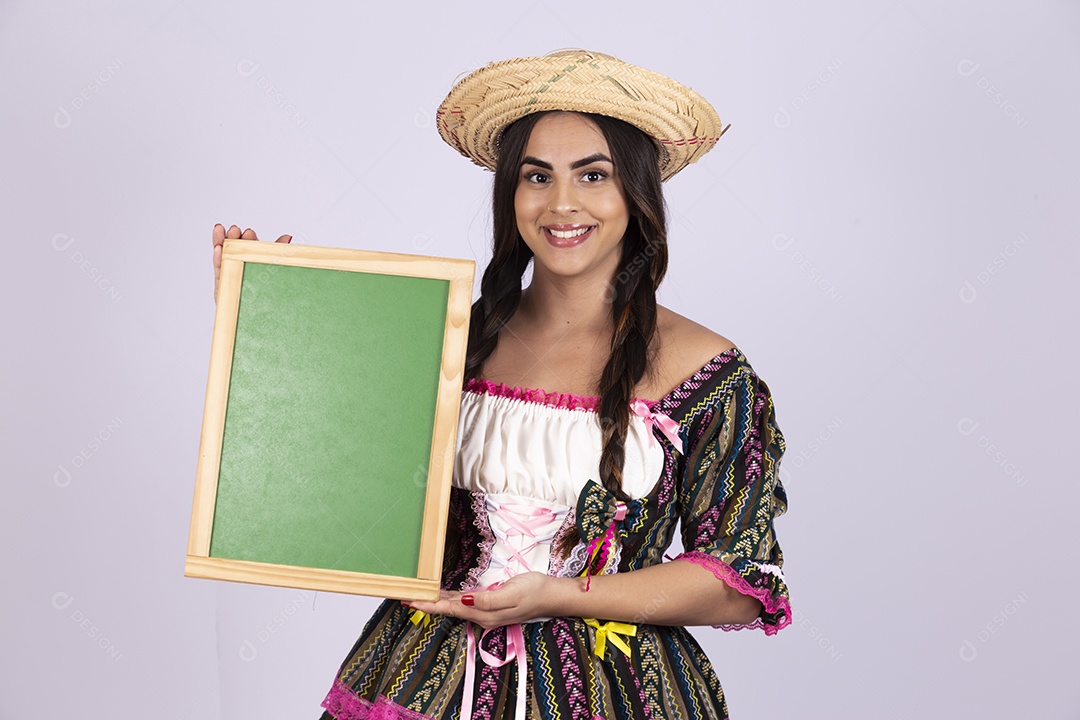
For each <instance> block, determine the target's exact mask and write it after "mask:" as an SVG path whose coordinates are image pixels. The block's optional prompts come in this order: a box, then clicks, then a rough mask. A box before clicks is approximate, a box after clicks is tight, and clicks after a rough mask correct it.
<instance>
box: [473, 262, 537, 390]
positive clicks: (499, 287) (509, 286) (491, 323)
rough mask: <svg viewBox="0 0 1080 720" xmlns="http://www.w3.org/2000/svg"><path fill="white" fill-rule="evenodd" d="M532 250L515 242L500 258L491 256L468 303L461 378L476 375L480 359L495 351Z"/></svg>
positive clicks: (517, 299) (517, 297)
mask: <svg viewBox="0 0 1080 720" xmlns="http://www.w3.org/2000/svg"><path fill="white" fill-rule="evenodd" d="M531 258H532V252H531V251H530V250H529V248H528V246H527V245H525V243H524V242H521V241H518V245H517V246H515V247H514V248H513V249H512V250H511V251H510V252H507V253H504V257H501V258H500V257H498V256H496V257H493V258H492V259H491V262H490V263H489V264H488V266H487V269H486V270H484V276H483V279H482V280H481V281H480V297H479V299H477V301H476V302H474V303H473V306H472V315H471V317H470V320H469V347H468V350H467V351H466V353H465V379H466V380H471V379H472V378H475V377H479V375H480V372H481V370H482V369H483V367H484V361H485V360H487V359H488V358H489V357H490V356H491V353H493V352H494V351H495V346H496V345H497V344H498V342H499V331H500V330H502V328H503V326H504V325H506V323H507V322H509V320H510V318H512V317H513V316H514V313H515V312H516V311H517V307H518V303H519V302H520V301H521V276H522V275H523V274H524V273H525V268H526V267H528V265H529V260H530V259H531Z"/></svg>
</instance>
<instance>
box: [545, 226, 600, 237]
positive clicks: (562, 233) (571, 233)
mask: <svg viewBox="0 0 1080 720" xmlns="http://www.w3.org/2000/svg"><path fill="white" fill-rule="evenodd" d="M591 229H592V228H591V227H583V228H576V229H574V230H552V229H551V228H548V232H549V233H551V234H552V235H553V236H554V237H557V238H559V239H560V240H566V239H568V238H575V237H578V236H579V235H584V234H585V233H587V232H589V230H591Z"/></svg>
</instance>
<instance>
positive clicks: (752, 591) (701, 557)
mask: <svg viewBox="0 0 1080 720" xmlns="http://www.w3.org/2000/svg"><path fill="white" fill-rule="evenodd" d="M674 559H675V560H687V561H689V562H692V563H694V564H695V565H700V566H701V567H703V568H705V569H706V570H709V571H711V572H712V574H713V575H715V576H716V578H717V579H718V580H722V581H724V582H725V583H727V584H728V585H729V586H731V587H733V588H735V589H736V590H738V591H739V592H741V593H742V594H743V595H749V596H750V597H753V598H757V599H758V600H760V601H761V604H762V605H763V606H764V607H765V612H767V613H775V612H779V611H782V612H783V613H784V615H783V617H781V618H780V622H779V623H778V624H776V625H766V624H765V623H764V622H762V620H761V618H760V617H758V618H754V621H753V622H750V623H747V624H745V625H743V624H726V623H725V624H722V625H713V627H714V628H719V629H721V630H752V629H754V628H761V629H762V630H764V631H765V634H766V635H775V634H776V633H778V632H780V631H781V630H783V629H784V628H786V627H787V626H788V625H790V624H791V602H790V601H789V600H788V599H787V598H786V597H781V598H779V599H774V598H773V596H772V595H771V594H770V593H769V591H768V590H766V589H765V588H755V587H753V586H751V585H750V583H748V582H746V578H744V577H743V576H742V575H740V574H739V573H737V572H735V568H733V567H731V566H730V565H728V564H727V563H726V562H723V561H722V560H717V559H716V558H715V557H713V556H712V555H709V554H707V553H703V552H701V551H699V550H694V551H692V552H685V553H681V554H680V555H677V556H676V557H675V558H674Z"/></svg>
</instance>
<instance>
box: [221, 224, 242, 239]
mask: <svg viewBox="0 0 1080 720" xmlns="http://www.w3.org/2000/svg"><path fill="white" fill-rule="evenodd" d="M225 237H227V238H228V239H230V240H239V239H240V228H238V227H236V226H235V225H230V226H229V232H227V233H226V234H225Z"/></svg>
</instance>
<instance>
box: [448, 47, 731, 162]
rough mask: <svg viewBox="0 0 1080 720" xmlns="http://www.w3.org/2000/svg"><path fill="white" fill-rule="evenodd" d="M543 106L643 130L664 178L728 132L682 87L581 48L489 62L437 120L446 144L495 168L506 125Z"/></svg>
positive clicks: (457, 88) (453, 94) (456, 90)
mask: <svg viewBox="0 0 1080 720" xmlns="http://www.w3.org/2000/svg"><path fill="white" fill-rule="evenodd" d="M545 110H572V111H577V112H587V113H595V114H597V115H608V116H610V117H613V118H618V119H619V120H624V121H626V122H628V123H630V124H631V125H634V126H635V127H637V128H639V129H641V130H642V131H643V132H645V134H647V135H648V136H649V137H651V138H652V139H653V140H655V141H656V144H657V146H658V147H659V148H660V177H661V178H662V179H664V180H667V179H668V178H670V177H671V176H672V175H674V174H675V173H677V172H679V171H680V170H682V169H683V168H684V167H686V166H687V165H688V164H690V163H692V162H697V160H698V159H699V158H700V157H701V156H702V155H704V154H705V153H707V152H708V151H709V150H711V149H712V147H713V145H715V144H716V141H717V140H719V139H720V136H721V135H723V134H724V132H725V131H726V130H727V127H724V126H722V125H721V123H720V118H719V117H718V116H717V114H716V111H715V110H714V109H713V107H712V105H710V104H709V103H708V101H707V100H705V98H703V97H701V96H700V95H698V94H697V93H696V92H694V91H693V90H691V89H690V88H688V87H686V86H685V85H681V84H679V83H677V82H675V81H674V80H672V79H671V78H668V77H665V76H663V75H660V74H659V73H654V72H652V71H651V70H646V69H644V68H640V67H637V66H636V65H631V64H629V63H625V62H623V61H622V60H619V59H618V58H615V57H612V56H611V55H604V54H602V53H596V52H588V51H585V50H562V51H559V52H555V53H551V54H550V55H545V56H543V57H527V58H516V59H513V60H504V61H502V62H494V63H489V64H488V65H486V66H484V67H483V68H481V69H479V70H477V71H476V72H474V73H471V74H470V75H468V76H466V77H465V78H463V79H462V80H461V81H459V82H458V83H457V84H456V85H454V87H453V88H452V89H451V90H450V94H449V95H447V96H446V99H445V100H443V102H442V105H440V106H439V109H438V112H437V113H436V124H437V125H438V128H439V134H440V135H442V138H443V140H445V141H446V142H447V143H449V144H450V146H451V147H453V148H454V149H456V150H457V151H458V152H460V153H461V154H462V155H464V156H465V157H467V158H469V159H470V160H472V161H473V162H475V163H476V164H477V165H481V166H483V167H486V168H488V169H489V170H494V169H495V161H496V159H497V158H498V154H499V139H500V137H501V135H502V131H503V130H504V129H505V128H506V126H507V125H509V124H510V123H512V122H514V121H515V120H518V119H520V118H522V117H524V116H526V115H529V114H531V113H535V112H542V111H545Z"/></svg>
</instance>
